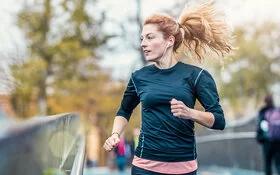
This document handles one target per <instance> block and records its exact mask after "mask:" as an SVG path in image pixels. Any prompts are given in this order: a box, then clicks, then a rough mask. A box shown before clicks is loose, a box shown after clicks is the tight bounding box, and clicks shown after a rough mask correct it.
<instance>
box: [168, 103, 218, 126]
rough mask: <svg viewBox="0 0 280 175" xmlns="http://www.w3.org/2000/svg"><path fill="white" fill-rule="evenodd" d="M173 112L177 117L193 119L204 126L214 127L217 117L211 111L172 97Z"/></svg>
mask: <svg viewBox="0 0 280 175" xmlns="http://www.w3.org/2000/svg"><path fill="white" fill-rule="evenodd" d="M170 104H171V112H172V113H173V115H174V116H175V117H179V118H183V119H190V120H193V121H195V122H197V123H199V124H201V125H202V126H205V127H207V128H212V127H213V125H214V122H215V117H214V115H213V114H212V113H211V112H203V111H198V110H195V109H191V108H189V107H187V106H186V105H185V104H184V103H183V102H182V101H178V100H176V99H172V100H171V101H170Z"/></svg>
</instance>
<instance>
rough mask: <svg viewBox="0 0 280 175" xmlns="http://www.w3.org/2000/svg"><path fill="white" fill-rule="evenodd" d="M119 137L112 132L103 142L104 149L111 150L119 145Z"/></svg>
mask: <svg viewBox="0 0 280 175" xmlns="http://www.w3.org/2000/svg"><path fill="white" fill-rule="evenodd" d="M119 142H120V137H119V135H118V134H117V133H114V134H112V135H111V136H110V137H109V138H108V139H107V140H106V141H105V143H104V145H103V147H104V149H105V150H106V151H112V150H113V149H114V148H115V147H116V146H118V145H119Z"/></svg>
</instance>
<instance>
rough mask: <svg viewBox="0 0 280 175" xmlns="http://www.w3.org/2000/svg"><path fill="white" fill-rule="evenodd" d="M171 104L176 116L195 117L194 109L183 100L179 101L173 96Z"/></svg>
mask: <svg viewBox="0 0 280 175" xmlns="http://www.w3.org/2000/svg"><path fill="white" fill-rule="evenodd" d="M170 104H171V112H172V113H173V115H174V116H175V117H179V118H183V119H193V116H194V110H193V109H191V108H189V107H187V106H186V105H185V104H184V103H183V102H182V101H178V100H176V99H175V98H173V99H172V100H171V101H170Z"/></svg>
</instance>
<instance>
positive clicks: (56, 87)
mask: <svg viewBox="0 0 280 175" xmlns="http://www.w3.org/2000/svg"><path fill="white" fill-rule="evenodd" d="M95 2H96V1H87V0H80V1H67V0H63V1H61V2H60V3H58V2H57V1H55V0H43V1H40V2H39V1H36V2H34V4H32V5H30V6H28V7H25V8H24V9H23V10H22V11H21V12H20V13H19V14H18V20H17V22H18V25H19V27H20V28H21V29H22V31H23V32H24V33H25V36H26V39H27V44H28V49H29V53H30V55H29V58H28V59H27V60H25V62H24V63H23V64H19V65H15V66H13V67H12V72H13V76H14V80H15V84H14V90H13V91H12V97H13V98H12V103H13V107H14V110H15V111H16V113H17V114H18V117H24V118H25V117H28V116H32V115H35V114H56V113H60V112H69V111H82V112H83V111H86V109H85V108H86V106H87V101H88V99H96V98H97V97H98V95H99V94H100V91H102V88H101V87H103V86H109V85H108V84H110V77H109V75H107V74H106V73H104V72H103V71H102V70H101V69H100V68H99V65H98V64H97V60H98V59H99V57H98V55H97V54H96V49H97V48H98V47H100V46H101V45H104V44H106V41H107V40H108V39H110V38H111V37H112V36H109V35H106V34H105V33H103V32H102V23H103V22H104V20H105V19H104V18H102V19H97V18H95V16H94V14H93V13H91V12H89V11H88V10H86V7H88V6H93V5H94V4H93V3H95ZM96 13H97V12H96ZM47 90H48V91H47ZM98 98H100V97H98ZM39 104H40V105H39ZM23 106H24V107H23ZM31 106H32V109H33V110H29V108H30V107H31ZM23 109H24V110H23ZM95 109H96V107H95Z"/></svg>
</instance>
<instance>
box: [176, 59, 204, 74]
mask: <svg viewBox="0 0 280 175" xmlns="http://www.w3.org/2000/svg"><path fill="white" fill-rule="evenodd" d="M179 64H180V69H183V70H185V71H186V70H187V71H188V72H192V73H198V72H200V71H201V70H203V69H202V68H201V67H198V66H195V65H191V64H186V63H183V62H179Z"/></svg>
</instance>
